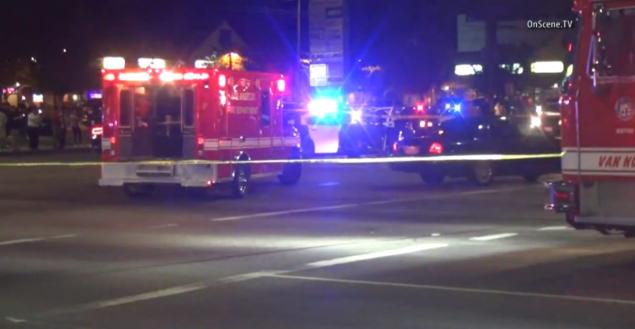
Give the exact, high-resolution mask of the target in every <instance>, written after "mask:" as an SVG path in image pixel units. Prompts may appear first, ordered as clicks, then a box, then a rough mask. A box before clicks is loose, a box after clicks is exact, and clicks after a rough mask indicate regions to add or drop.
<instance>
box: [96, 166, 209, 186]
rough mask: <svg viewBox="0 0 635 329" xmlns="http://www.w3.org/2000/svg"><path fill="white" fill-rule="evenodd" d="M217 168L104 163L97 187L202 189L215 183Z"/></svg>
mask: <svg viewBox="0 0 635 329" xmlns="http://www.w3.org/2000/svg"><path fill="white" fill-rule="evenodd" d="M217 177H218V171H217V166H215V165H208V164H178V163H177V164H172V165H139V164H136V163H104V164H102V166H101V179H100V180H99V186H123V185H124V184H173V185H180V186H183V187H204V186H209V185H211V184H213V183H216V182H217Z"/></svg>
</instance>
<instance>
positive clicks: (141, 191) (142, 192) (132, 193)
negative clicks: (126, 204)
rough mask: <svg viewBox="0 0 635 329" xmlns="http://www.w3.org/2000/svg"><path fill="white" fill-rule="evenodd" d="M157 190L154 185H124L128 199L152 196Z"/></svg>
mask: <svg viewBox="0 0 635 329" xmlns="http://www.w3.org/2000/svg"><path fill="white" fill-rule="evenodd" d="M154 190H155V186H154V185H152V184H124V186H123V191H124V193H126V195H127V196H128V197H131V198H139V197H147V196H150V195H151V194H152V193H153V192H154Z"/></svg>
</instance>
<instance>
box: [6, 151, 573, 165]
mask: <svg viewBox="0 0 635 329" xmlns="http://www.w3.org/2000/svg"><path fill="white" fill-rule="evenodd" d="M563 155H564V152H561V153H537V154H465V155H435V156H416V157H415V156H413V157H410V156H404V157H377V158H317V159H266V160H150V161H126V162H125V163H135V164H139V165H143V164H146V165H235V164H287V163H301V164H384V163H417V162H448V161H454V162H458V161H509V160H532V159H556V158H561V157H562V156H563ZM109 163H116V162H101V161H84V162H59V161H58V162H13V163H0V167H90V166H99V165H102V164H109Z"/></svg>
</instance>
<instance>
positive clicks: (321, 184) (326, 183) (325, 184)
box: [318, 182, 340, 187]
mask: <svg viewBox="0 0 635 329" xmlns="http://www.w3.org/2000/svg"><path fill="white" fill-rule="evenodd" d="M337 185H340V182H324V183H320V184H318V186H321V187H330V186H337Z"/></svg>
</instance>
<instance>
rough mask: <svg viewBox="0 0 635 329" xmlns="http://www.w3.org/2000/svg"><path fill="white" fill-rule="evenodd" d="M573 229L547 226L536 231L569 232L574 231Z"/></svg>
mask: <svg viewBox="0 0 635 329" xmlns="http://www.w3.org/2000/svg"><path fill="white" fill-rule="evenodd" d="M572 229H573V228H571V227H569V226H564V225H562V226H545V227H541V228H538V229H536V230H537V231H568V230H572Z"/></svg>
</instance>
